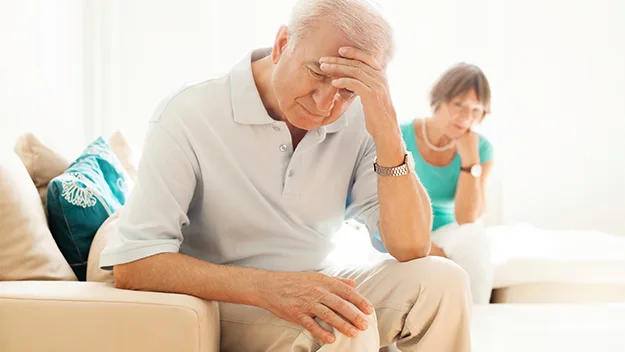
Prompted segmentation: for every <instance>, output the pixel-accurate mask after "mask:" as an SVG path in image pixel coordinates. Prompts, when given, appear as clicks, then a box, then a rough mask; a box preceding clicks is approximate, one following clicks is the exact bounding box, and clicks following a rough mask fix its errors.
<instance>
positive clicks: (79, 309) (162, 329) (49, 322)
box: [0, 281, 219, 352]
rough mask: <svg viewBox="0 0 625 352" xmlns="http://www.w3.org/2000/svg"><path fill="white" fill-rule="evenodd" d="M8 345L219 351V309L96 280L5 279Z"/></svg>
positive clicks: (1, 336)
mask: <svg viewBox="0 0 625 352" xmlns="http://www.w3.org/2000/svg"><path fill="white" fill-rule="evenodd" d="M0 317H1V319H0V351H3V352H16V351H20V352H22V351H64V352H79V351H80V352H83V351H94V352H99V351H119V352H131V351H132V352H138V351H150V352H158V351H168V352H169V351H181V352H186V351H189V352H191V351H193V352H213V351H214V352H217V351H219V308H218V305H217V303H216V302H210V301H205V300H201V299H199V298H196V297H192V296H186V295H179V294H168V293H155V292H139V291H129V290H121V289H116V288H114V287H112V286H111V285H110V284H104V283H95V282H59V281H6V282H0Z"/></svg>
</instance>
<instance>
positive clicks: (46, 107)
mask: <svg viewBox="0 0 625 352" xmlns="http://www.w3.org/2000/svg"><path fill="white" fill-rule="evenodd" d="M0 48H2V49H1V50H2V52H1V54H0V147H2V148H11V147H12V146H13V144H14V141H15V139H16V138H17V136H19V135H20V134H22V133H23V132H25V131H32V132H35V133H36V134H37V135H38V136H40V137H41V138H42V139H44V140H46V141H49V142H50V143H52V144H54V145H55V147H57V148H58V150H60V151H61V152H63V153H66V154H68V153H71V151H73V150H74V149H76V148H80V146H81V145H83V143H84V138H83V137H84V136H83V124H82V123H83V113H82V100H83V95H82V84H83V80H82V69H83V68H82V6H81V3H80V2H78V1H71V0H57V1H54V2H51V1H46V0H20V1H2V2H0Z"/></svg>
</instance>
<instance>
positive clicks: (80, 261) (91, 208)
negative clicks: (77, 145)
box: [47, 137, 129, 281]
mask: <svg viewBox="0 0 625 352" xmlns="http://www.w3.org/2000/svg"><path fill="white" fill-rule="evenodd" d="M128 181H129V180H128V176H127V174H126V172H125V171H124V169H123V167H122V165H121V163H120V162H119V160H118V159H117V157H116V156H115V154H114V153H113V151H112V149H111V147H110V146H109V144H108V143H107V142H106V141H105V140H104V139H103V138H101V137H100V138H98V139H96V140H95V141H94V142H93V143H91V144H90V145H89V146H88V147H87V148H86V149H85V150H84V151H83V153H82V154H81V155H80V156H79V157H78V158H77V159H76V160H75V161H74V162H73V163H72V164H71V165H70V166H69V168H68V169H67V170H66V171H65V172H64V173H63V174H61V175H59V176H57V177H55V178H54V179H53V180H52V181H51V182H50V185H49V186H48V196H47V203H48V204H47V209H48V223H49V226H50V230H51V232H52V235H53V237H54V239H55V240H56V242H57V244H58V246H59V248H60V249H61V252H62V253H63V255H64V256H65V259H66V260H67V262H68V263H69V264H70V266H71V267H72V269H73V270H74V273H76V276H77V277H78V279H79V280H81V281H84V280H85V279H86V271H87V258H88V255H89V249H90V247H91V242H92V240H93V237H94V236H95V234H96V232H97V231H98V228H99V227H100V226H101V225H102V224H103V223H104V221H105V220H106V219H107V218H108V217H109V216H110V215H111V214H113V213H114V212H115V211H117V210H118V209H119V208H120V207H121V206H122V205H123V204H124V203H125V201H126V196H127V193H128V184H127V183H128Z"/></svg>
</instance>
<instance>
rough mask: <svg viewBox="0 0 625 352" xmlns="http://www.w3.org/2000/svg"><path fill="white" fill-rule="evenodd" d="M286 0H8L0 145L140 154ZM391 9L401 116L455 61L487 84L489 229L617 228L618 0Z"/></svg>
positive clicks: (450, 0)
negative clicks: (109, 145)
mask: <svg viewBox="0 0 625 352" xmlns="http://www.w3.org/2000/svg"><path fill="white" fill-rule="evenodd" d="M292 2H293V1H291V0H282V1H261V0H258V1H228V2H225V1H216V0H179V1H176V2H173V1H169V2H165V1H148V0H126V1H122V0H109V1H98V0H86V1H84V2H75V1H70V0H67V1H62V0H59V1H55V2H49V1H45V0H23V1H17V0H14V1H4V2H2V3H1V4H2V5H0V6H1V7H0V29H1V32H0V35H2V37H0V38H2V42H1V44H2V48H3V55H0V60H2V61H1V62H0V63H1V65H0V74H1V76H0V82H1V83H0V89H1V90H0V97H1V99H0V119H1V122H2V124H1V125H0V126H2V128H1V129H0V137H1V138H0V140H1V142H2V143H5V142H8V141H9V140H10V139H11V138H14V136H15V135H16V134H18V133H19V132H21V131H24V130H33V131H35V132H37V133H38V134H43V135H47V136H52V137H53V138H56V139H57V141H56V143H57V144H60V145H61V146H63V148H65V149H68V150H69V149H71V148H75V146H77V145H82V143H85V142H86V141H87V140H90V139H91V138H93V137H95V136H96V135H99V134H105V135H106V134H109V133H110V132H112V131H113V130H115V129H117V128H122V129H123V130H124V132H126V133H127V134H128V136H129V137H130V138H131V139H132V140H134V141H135V142H136V144H137V145H140V143H141V140H142V137H143V133H144V131H145V127H146V122H147V120H148V119H149V117H150V116H151V114H152V111H153V110H154V107H155V106H156V104H157V102H158V101H159V100H160V99H161V98H162V97H163V96H165V95H166V94H167V93H169V92H170V91H171V90H173V89H176V88H177V87H178V86H179V85H181V84H183V83H184V82H186V81H192V80H196V79H200V78H203V77H206V76H209V75H212V74H215V73H217V72H223V71H225V70H227V69H228V68H229V67H230V66H231V65H232V64H234V63H235V62H236V61H238V60H239V59H240V58H241V56H243V55H244V54H245V52H247V51H248V50H250V49H251V48H254V47H260V46H265V45H271V43H272V40H273V37H274V34H275V31H276V30H277V27H278V26H279V25H280V24H281V23H284V22H285V21H286V19H287V15H288V13H289V10H290V5H291V4H292ZM385 3H386V5H387V7H388V9H389V12H390V15H391V17H392V19H393V22H394V24H395V26H396V33H397V39H398V53H397V57H396V60H395V61H394V63H393V64H392V66H391V67H390V70H389V78H390V81H391V85H392V94H393V97H394V101H395V103H396V107H397V110H398V112H399V113H400V119H402V120H404V121H407V120H409V119H411V118H413V117H415V116H424V115H427V114H428V113H429V111H428V106H427V91H428V89H429V87H430V86H431V84H432V83H433V81H434V80H435V79H436V78H437V77H438V76H439V75H440V73H441V72H442V71H443V70H445V69H446V68H447V67H449V66H450V65H451V64H453V63H455V62H457V61H470V62H474V63H476V64H478V65H480V66H481V67H482V68H483V69H484V70H485V72H486V73H487V75H488V76H489V78H490V80H491V84H492V86H493V91H494V92H493V93H494V94H493V111H494V113H493V115H492V116H491V117H489V119H488V121H487V122H486V123H485V126H484V127H483V128H482V129H481V130H482V131H483V132H484V133H485V134H486V135H487V136H488V137H489V138H490V139H491V140H492V141H493V142H494V144H495V147H496V153H497V154H496V155H497V169H496V173H495V175H494V179H493V184H492V187H491V189H490V192H489V204H490V209H491V211H490V213H489V217H490V222H491V223H501V222H504V223H509V222H517V221H528V222H532V223H534V224H536V225H538V226H541V227H546V228H593V229H599V230H604V231H609V232H615V233H621V234H625V221H624V220H623V215H625V214H624V212H625V177H624V176H623V175H624V174H625V139H624V138H623V135H624V134H625V108H624V106H623V102H622V101H623V96H625V89H624V88H623V83H624V82H625V64H624V63H625V21H623V18H625V1H622V0H595V1H588V0H583V1H579V2H574V1H565V0H550V1H540V0H527V1H512V0H510V1H501V0H473V1H463V0H438V1H429V2H425V1H419V2H413V1H400V0H388V1H385ZM241 9H245V11H241ZM83 33H84V37H83ZM5 52H6V53H7V54H6V55H5V54H4V53H5ZM59 136H63V138H61V140H58V139H59Z"/></svg>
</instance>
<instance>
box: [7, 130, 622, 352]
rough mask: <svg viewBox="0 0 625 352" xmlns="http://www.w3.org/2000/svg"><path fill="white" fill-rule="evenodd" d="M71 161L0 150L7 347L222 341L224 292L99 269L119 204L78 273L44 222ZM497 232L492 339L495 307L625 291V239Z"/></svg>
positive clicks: (204, 345)
mask: <svg viewBox="0 0 625 352" xmlns="http://www.w3.org/2000/svg"><path fill="white" fill-rule="evenodd" d="M109 143H110V145H111V147H112V148H113V150H114V152H115V154H116V155H117V156H118V158H119V160H120V161H121V163H122V165H123V167H124V169H125V170H126V172H127V173H128V175H129V177H130V178H131V179H134V178H135V177H136V172H137V170H136V166H135V163H134V162H133V158H132V157H131V154H132V153H131V151H130V148H129V147H128V145H127V143H126V142H125V140H124V139H123V136H122V135H121V134H119V133H116V134H114V135H113V136H112V137H111V138H110V140H109ZM67 166H68V163H67V161H65V158H63V157H61V156H59V155H57V154H56V153H55V152H54V151H53V150H51V149H50V148H48V147H46V146H45V145H44V144H43V143H41V142H40V141H39V140H37V138H35V136H33V135H30V134H27V135H24V136H22V137H21V138H20V139H19V140H18V143H17V144H16V145H15V148H14V150H0V351H2V352H17V351H19V352H23V351H64V352H73V351H85V350H88V351H95V352H98V351H120V352H125V351H132V352H136V351H153V352H159V351H181V352H186V351H197V352H200V351H202V352H208V351H218V350H219V309H218V305H217V303H216V302H209V301H206V300H202V299H198V298H196V297H191V296H187V295H179V294H166V293H154V292H137V291H129V290H120V289H116V288H114V287H113V277H112V273H111V272H110V271H104V270H101V269H100V268H99V253H100V251H101V250H102V249H103V248H104V246H105V245H106V243H107V239H108V236H110V235H111V234H113V233H115V231H116V226H117V221H118V216H119V212H116V213H115V214H113V215H112V216H111V217H109V218H108V219H107V220H106V221H105V222H104V223H103V224H102V225H101V227H100V228H99V229H98V231H97V233H96V235H95V237H94V239H93V242H92V245H91V248H90V251H89V255H88V263H87V276H86V281H84V282H83V281H77V278H76V275H74V272H73V271H72V269H71V267H70V266H69V264H68V263H67V262H66V260H65V259H64V257H63V255H62V254H61V252H60V250H59V248H58V246H57V245H56V243H55V240H54V239H53V237H52V234H51V232H50V230H49V228H48V226H47V221H46V211H45V209H46V208H45V206H44V203H45V200H46V198H45V194H46V188H47V185H48V183H49V182H50V180H51V179H53V178H54V177H55V176H56V175H58V174H60V173H62V172H63V170H65V169H66V168H67ZM363 228H364V227H363V226H360V227H358V226H355V225H352V224H347V225H346V226H345V227H344V229H343V230H342V231H341V233H340V234H339V236H337V241H338V242H337V244H339V245H340V242H341V241H343V240H344V241H347V242H346V244H349V246H348V245H345V246H343V247H344V248H349V249H350V252H351V253H354V252H357V251H358V248H360V247H359V246H362V248H363V251H362V252H363V253H365V252H366V250H365V249H370V248H371V246H370V244H369V243H368V242H367V241H368V240H367V238H368V236H367V235H366V234H365V233H360V232H362V231H364V229H363ZM489 236H490V237H491V239H492V245H493V246H492V247H493V262H494V264H495V289H494V291H493V303H498V304H494V305H490V306H486V307H477V308H478V309H475V310H474V313H475V314H474V316H475V318H474V321H475V322H476V323H475V324H474V325H475V326H477V327H478V329H477V330H476V334H477V335H476V341H477V342H478V343H487V344H491V343H492V341H490V340H484V339H485V337H488V338H489V339H490V338H494V337H492V334H490V333H489V332H488V331H482V330H483V327H484V326H487V327H492V326H499V324H500V322H501V320H497V319H498V317H499V315H498V314H503V313H506V314H510V316H511V317H513V318H514V319H516V318H515V317H516V315H515V314H517V313H515V312H516V311H517V309H521V310H523V312H527V313H524V314H532V309H539V310H541V311H543V310H544V309H547V311H549V310H548V309H551V311H553V312H556V313H558V312H561V311H562V309H564V311H565V312H568V311H575V310H576V309H578V308H566V306H563V305H562V303H577V304H578V303H583V304H601V303H618V302H625V239H623V238H619V237H617V236H612V235H607V234H601V233H593V232H553V231H552V232H548V233H547V232H545V231H541V230H539V229H536V228H533V227H529V226H507V227H493V228H491V229H490V232H489ZM536 243H541V245H540V246H536V245H535V244H536ZM599 254H600V256H598V255H599ZM335 255H336V256H337V257H338V258H346V257H347V255H344V254H342V253H339V252H337V253H335ZM361 259H362V258H361ZM364 259H366V258H364ZM345 264H350V263H345ZM354 264H359V263H354ZM528 304H531V306H532V307H534V308H528V307H529V306H528ZM537 304H538V305H544V306H545V307H546V308H544V309H543V308H535V307H537ZM554 304H555V306H554ZM547 307H551V308H547ZM562 307H564V308H562ZM571 309H572V310H571ZM551 311H549V312H551ZM502 312H503V313H502ZM623 313H625V310H623ZM549 314H550V315H549V316H552V313H549ZM514 319H512V320H513V321H514ZM508 320H510V319H508ZM508 320H505V321H508ZM531 325H534V323H532V324H531ZM475 326H474V327H475ZM498 328H501V327H498ZM488 329H491V328H488ZM585 329H586V328H585ZM484 341H486V342H484ZM493 346H494V345H493Z"/></svg>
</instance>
